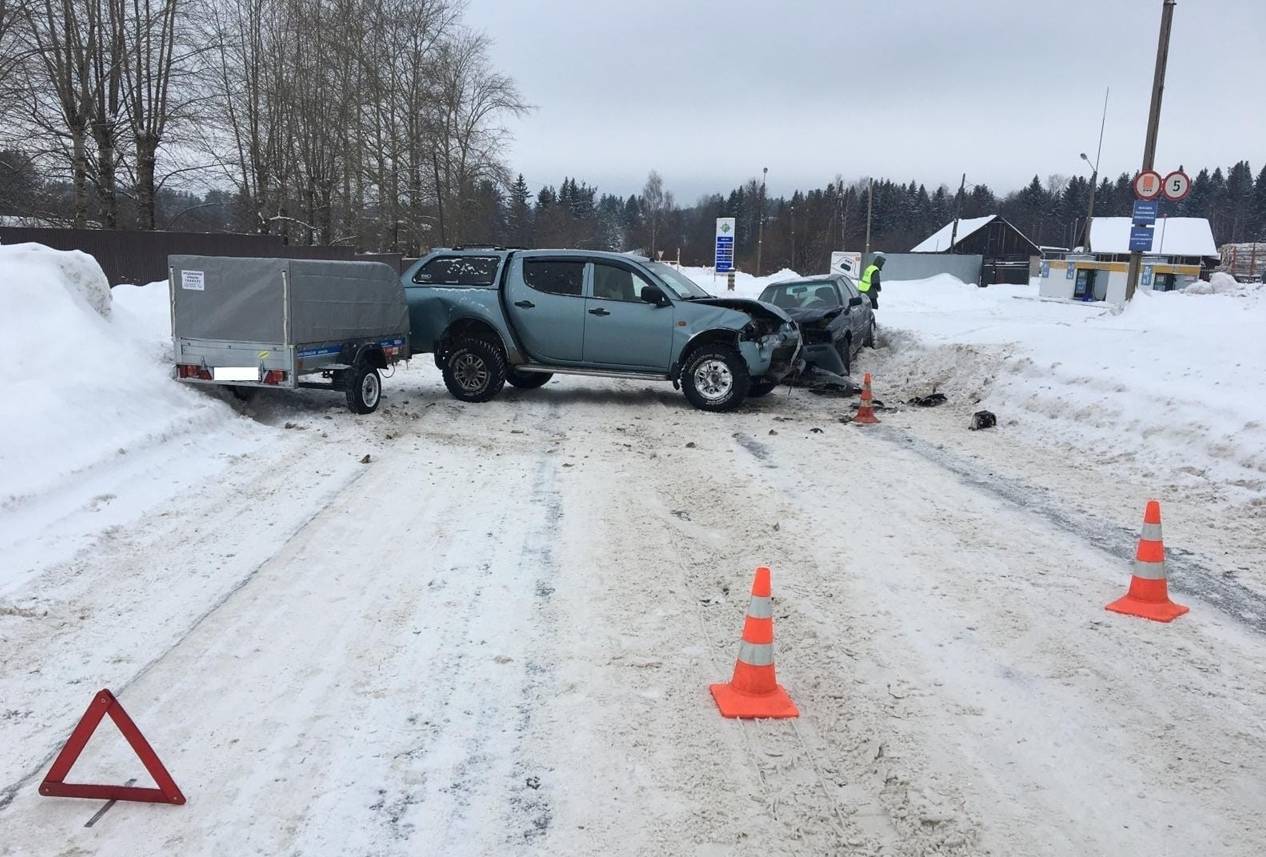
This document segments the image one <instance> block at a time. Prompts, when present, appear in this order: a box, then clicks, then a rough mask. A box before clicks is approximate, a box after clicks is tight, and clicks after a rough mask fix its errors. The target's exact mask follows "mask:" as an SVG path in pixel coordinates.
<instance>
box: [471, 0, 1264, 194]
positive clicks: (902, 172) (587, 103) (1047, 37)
mask: <svg viewBox="0 0 1266 857" xmlns="http://www.w3.org/2000/svg"><path fill="white" fill-rule="evenodd" d="M1160 9H1161V3H1160V0H764V2H757V1H756V0H731V2H726V3H713V2H708V3H704V2H691V0H676V2H672V0H538V2H511V0H470V3H469V7H468V11H467V16H466V21H467V23H468V24H470V25H471V26H473V27H476V28H479V29H482V30H484V31H485V32H487V33H488V34H489V35H490V36H491V37H492V38H493V39H494V41H495V46H494V49H493V59H494V63H495V64H496V66H497V67H498V68H499V69H500V70H502V71H504V72H506V73H508V74H511V75H513V77H514V78H515V80H516V81H517V82H518V84H519V86H520V88H521V89H522V92H523V95H524V97H525V98H526V99H527V100H528V101H529V102H530V103H532V104H533V105H535V106H536V109H535V110H533V111H532V113H531V114H530V115H528V116H527V117H525V118H523V119H520V120H514V121H513V122H512V125H511V127H512V129H513V131H514V135H515V142H514V144H513V146H512V148H511V150H510V152H509V156H510V162H511V166H512V168H513V169H514V170H516V171H520V172H522V173H523V174H524V175H525V176H526V178H527V180H528V182H529V184H530V185H531V186H532V188H533V190H536V189H537V188H538V187H540V186H541V185H542V184H547V183H548V184H557V183H558V182H559V181H560V180H561V179H562V177H563V176H564V175H571V176H576V177H578V178H581V179H583V180H585V181H588V182H589V183H591V184H596V185H598V187H599V188H600V189H601V190H603V191H610V192H614V193H620V194H628V193H630V192H635V191H637V190H639V189H640V188H641V185H642V183H643V182H644V181H645V178H646V173H647V172H648V171H649V170H651V169H657V170H659V172H660V173H661V174H662V175H663V176H664V181H665V184H666V186H667V187H668V188H669V189H671V190H672V191H674V193H675V194H676V196H677V198H678V201H679V202H681V203H692V202H693V201H694V200H695V199H696V197H697V196H698V195H699V194H701V193H704V192H708V191H726V190H728V189H730V188H732V187H734V186H736V185H738V184H739V183H741V182H743V181H745V180H746V179H748V178H750V177H752V176H759V174H760V170H761V167H768V168H769V188H770V192H771V193H774V194H778V193H786V192H789V191H790V190H791V189H793V188H795V187H800V188H809V187H820V186H822V185H824V184H825V183H826V182H828V181H830V180H831V179H832V178H833V177H834V176H836V175H837V174H838V175H841V176H843V177H844V178H845V180H850V181H851V180H853V179H856V178H859V177H862V176H865V175H871V174H873V175H880V176H886V177H890V178H893V179H902V180H905V181H908V180H910V179H916V180H917V181H920V182H922V183H924V184H926V185H927V186H928V188H929V189H933V188H935V187H936V186H937V185H939V184H941V183H945V184H950V185H955V186H956V185H957V183H958V180H959V177H960V175H961V174H962V172H964V171H966V173H967V180H968V182H983V183H986V184H988V185H990V187H992V188H993V189H994V190H995V191H1000V192H1004V191H1008V190H1012V189H1015V188H1016V187H1018V186H1020V185H1022V184H1025V183H1027V182H1028V180H1030V179H1031V178H1032V177H1033V175H1034V173H1037V174H1039V175H1040V176H1041V177H1042V178H1043V180H1045V178H1046V176H1047V175H1048V174H1051V173H1062V174H1065V175H1069V174H1072V173H1074V172H1076V171H1077V170H1078V169H1079V168H1081V167H1084V166H1085V164H1084V163H1082V162H1081V161H1080V160H1079V158H1078V154H1079V153H1080V152H1083V151H1085V152H1087V153H1089V154H1090V156H1091V158H1093V157H1094V154H1095V152H1094V148H1095V145H1096V142H1097V139H1098V134H1099V119H1100V112H1101V110H1102V106H1103V94H1104V87H1105V86H1110V87H1111V89H1112V92H1111V96H1110V99H1109V103H1108V125H1107V133H1106V134H1105V137H1104V143H1103V159H1102V163H1101V171H1102V172H1104V173H1106V174H1108V175H1111V176H1116V175H1117V174H1119V173H1121V172H1126V171H1131V172H1132V171H1134V170H1136V169H1138V167H1139V165H1140V163H1141V157H1142V149H1143V137H1144V131H1145V128H1146V123H1147V107H1148V98H1149V95H1150V91H1151V83H1152V71H1153V68H1154V64H1155V59H1156V39H1157V33H1158V29H1159V22H1160ZM1264 81H1266V0H1179V4H1178V6H1177V9H1176V11H1175V15H1174V34H1173V40H1172V43H1171V47H1170V59H1169V75H1168V83H1167V86H1166V91H1165V100H1164V109H1163V112H1162V115H1161V127H1160V144H1159V148H1158V150H1157V168H1158V169H1160V170H1161V171H1162V172H1164V171H1165V168H1176V167H1177V166H1178V165H1179V164H1180V163H1181V164H1184V165H1186V166H1188V167H1190V168H1196V167H1199V166H1202V165H1206V164H1207V165H1210V166H1212V165H1217V164H1221V165H1223V166H1225V165H1227V164H1229V163H1231V162H1233V161H1235V160H1239V159H1242V158H1248V159H1249V160H1250V162H1251V164H1252V167H1253V170H1254V172H1256V171H1257V170H1259V169H1261V167H1262V165H1263V162H1264V161H1266V110H1264V109H1263V103H1262V102H1263V99H1264V98H1266V96H1264V95H1263V86H1262V84H1263V82H1264ZM1087 172H1088V170H1087Z"/></svg>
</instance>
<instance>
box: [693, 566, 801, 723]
mask: <svg viewBox="0 0 1266 857" xmlns="http://www.w3.org/2000/svg"><path fill="white" fill-rule="evenodd" d="M769 592H770V589H769V569H768V568H766V567H765V566H761V567H760V568H758V569H756V579H755V580H753V581H752V605H751V606H750V607H748V608H747V618H746V619H745V620H744V621H743V641H742V642H741V643H739V653H738V660H737V661H736V662H735V664H734V677H733V678H731V679H730V682H729V684H714V685H711V686H710V687H709V688H708V689H709V690H710V691H712V698H713V699H715V700H716V701H717V708H719V709H721V716H722V717H799V716H800V712H799V710H797V709H796V704H795V703H794V702H792V701H791V697H790V696H788V695H787V691H785V690H783V688H782V685H780V684H778V680H777V678H776V677H775V675H774V609H773V605H772V604H771V602H770V597H769Z"/></svg>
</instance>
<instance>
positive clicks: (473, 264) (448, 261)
mask: <svg viewBox="0 0 1266 857" xmlns="http://www.w3.org/2000/svg"><path fill="white" fill-rule="evenodd" d="M500 263H501V259H500V257H498V256H439V257H437V258H435V259H432V260H431V261H429V262H427V263H426V264H425V265H423V266H422V267H421V268H418V270H417V273H415V274H414V275H413V282H415V283H417V284H418V285H422V286H491V285H492V284H493V282H494V281H495V279H496V276H497V266H498V265H499V264H500Z"/></svg>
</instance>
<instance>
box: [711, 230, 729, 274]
mask: <svg viewBox="0 0 1266 857" xmlns="http://www.w3.org/2000/svg"><path fill="white" fill-rule="evenodd" d="M716 239H717V240H716V252H715V253H714V255H713V263H712V264H713V269H714V270H715V271H716V272H717V273H718V274H725V273H728V272H730V271H733V270H734V218H733V217H718V218H717V235H716Z"/></svg>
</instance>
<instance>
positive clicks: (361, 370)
mask: <svg viewBox="0 0 1266 857" xmlns="http://www.w3.org/2000/svg"><path fill="white" fill-rule="evenodd" d="M343 390H344V392H346V393H347V409H348V410H350V411H351V412H352V413H354V414H372V413H373V412H374V411H376V410H378V403H379V402H381V401H382V376H381V375H379V374H378V370H377V369H375V368H374V367H373V366H371V365H370V364H369V363H367V362H360V363H357V364H356V365H355V366H353V367H352V368H351V369H348V370H347V371H346V372H345V373H344V374H343Z"/></svg>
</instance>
